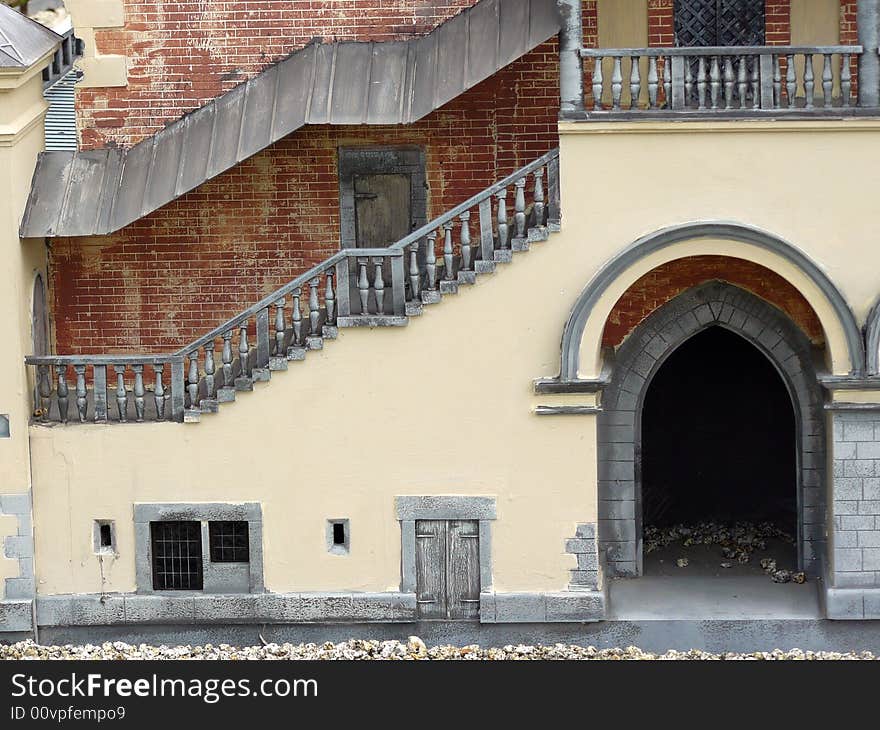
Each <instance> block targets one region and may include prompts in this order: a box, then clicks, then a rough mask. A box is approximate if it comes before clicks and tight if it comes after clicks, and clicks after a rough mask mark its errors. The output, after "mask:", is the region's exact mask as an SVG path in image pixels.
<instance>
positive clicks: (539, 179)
mask: <svg viewBox="0 0 880 730" xmlns="http://www.w3.org/2000/svg"><path fill="white" fill-rule="evenodd" d="M532 211H533V214H534V216H533V217H534V219H535V225H536V226H543V225H544V212H545V206H544V168H543V167H539V168H538V170H537V171H536V172H535V192H534V207H533V208H532Z"/></svg>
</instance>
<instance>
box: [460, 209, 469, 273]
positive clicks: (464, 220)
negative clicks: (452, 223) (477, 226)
mask: <svg viewBox="0 0 880 730" xmlns="http://www.w3.org/2000/svg"><path fill="white" fill-rule="evenodd" d="M458 220H459V221H460V222H461V270H462V271H470V270H471V224H470V220H471V214H470V212H469V211H465V212H464V213H462V214H461V215H460V216H459V217H458Z"/></svg>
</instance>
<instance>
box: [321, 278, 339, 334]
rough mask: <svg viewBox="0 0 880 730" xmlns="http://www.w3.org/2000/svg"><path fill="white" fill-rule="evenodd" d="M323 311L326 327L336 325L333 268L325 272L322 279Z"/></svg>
mask: <svg viewBox="0 0 880 730" xmlns="http://www.w3.org/2000/svg"><path fill="white" fill-rule="evenodd" d="M324 311H325V312H326V315H327V317H326V323H327V326H328V327H335V326H336V292H335V291H333V270H332V269H331V270H330V271H328V272H327V276H326V278H325V280H324Z"/></svg>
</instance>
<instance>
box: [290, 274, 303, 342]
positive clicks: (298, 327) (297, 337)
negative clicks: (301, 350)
mask: <svg viewBox="0 0 880 730" xmlns="http://www.w3.org/2000/svg"><path fill="white" fill-rule="evenodd" d="M301 296H302V289H300V288H299V287H297V288H296V289H294V290H293V311H292V312H291V315H290V319H291V322H292V323H293V346H294V347H301V346H302V343H303V338H302V307H300V304H299V299H300V297H301Z"/></svg>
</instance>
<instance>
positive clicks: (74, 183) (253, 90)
mask: <svg viewBox="0 0 880 730" xmlns="http://www.w3.org/2000/svg"><path fill="white" fill-rule="evenodd" d="M559 29H560V19H559V14H558V10H557V7H556V0H479V2H477V3H476V4H475V5H473V6H472V7H471V8H469V9H467V10H465V11H463V12H462V13H460V14H459V15H457V16H455V17H454V18H451V19H450V20H448V21H446V22H445V23H443V24H442V25H440V26H438V27H437V28H435V29H434V30H433V31H432V32H431V33H429V34H427V35H425V36H421V37H418V38H413V39H411V40H408V41H389V42H381V43H363V42H341V43H328V44H320V43H312V44H310V45H308V46H306V47H305V48H302V49H300V50H298V51H296V52H294V53H293V54H291V55H290V56H289V57H288V58H286V59H285V60H283V61H281V62H279V63H276V64H274V65H272V66H270V67H269V68H267V69H265V70H264V71H262V72H261V73H259V74H258V75H257V76H255V77H253V78H252V79H250V80H248V81H247V82H245V83H243V84H241V85H239V86H237V87H235V88H234V89H232V90H230V91H229V92H227V93H226V94H224V95H222V96H220V97H218V98H216V99H214V100H213V101H211V102H209V103H208V104H206V105H205V106H203V107H201V108H200V109H198V110H196V111H194V112H192V113H190V114H188V115H186V116H185V117H183V118H182V119H180V120H178V121H176V122H174V123H172V124H170V125H168V126H167V127H166V128H165V129H163V130H162V131H160V132H158V133H156V134H155V135H153V136H152V137H150V138H148V139H145V140H143V141H142V142H140V143H138V144H137V145H135V146H134V147H131V148H129V149H124V150H123V149H118V148H107V149H101V150H89V151H85V152H75V153H74V152H43V153H42V154H41V155H40V158H39V161H38V163H37V167H36V170H35V172H34V178H33V182H32V185H31V191H30V196H29V198H28V201H27V207H26V209H25V213H24V218H23V220H22V224H21V229H20V235H21V237H22V238H33V237H52V236H89V235H102V234H107V233H112V232H113V231H117V230H119V229H120V228H123V227H124V226H127V225H128V224H130V223H132V222H134V221H136V220H138V219H139V218H141V217H143V216H145V215H147V214H148V213H151V212H152V211H154V210H157V209H158V208H160V207H162V206H163V205H165V204H167V203H169V202H171V201H172V200H174V199H175V198H178V197H180V196H181V195H183V194H184V193H187V192H189V191H190V190H192V189H193V188H196V187H197V186H199V185H201V184H202V183H203V182H205V181H206V180H209V179H211V178H212V177H214V176H216V175H219V174H220V173H222V172H224V171H225V170H228V169H229V168H231V167H233V166H234V165H236V164H237V163H239V162H241V161H242V160H245V159H246V158H248V157H250V156H252V155H254V154H256V153H257V152H259V151H260V150H263V149H265V148H266V147H268V146H269V145H271V144H273V143H274V142H276V141H278V140H279V139H281V138H283V137H285V136H286V135H288V134H290V133H291V132H293V131H295V130H297V129H299V128H300V127H302V126H304V125H306V124H408V123H412V122H415V121H417V120H419V119H421V118H422V117H424V116H426V115H427V114H429V113H430V112H432V111H434V110H435V109H437V108H439V107H441V106H443V105H444V104H446V103H447V102H449V101H451V100H452V99H454V98H455V97H456V96H458V95H460V94H462V93H463V92H464V91H466V90H467V89H469V88H471V87H473V86H475V85H476V84H478V83H479V82H481V81H483V80H484V79H486V78H488V77H489V76H491V75H492V74H494V73H496V72H497V71H499V70H500V69H502V68H504V67H505V66H507V65H508V64H510V63H511V62H513V61H514V60H516V59H517V58H519V57H520V56H522V55H524V54H526V53H528V52H529V51H530V50H532V49H533V48H535V47H537V46H538V45H540V44H541V43H543V42H544V41H546V40H548V39H549V38H551V37H552V36H554V35H555V34H556V33H558V32H559Z"/></svg>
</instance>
